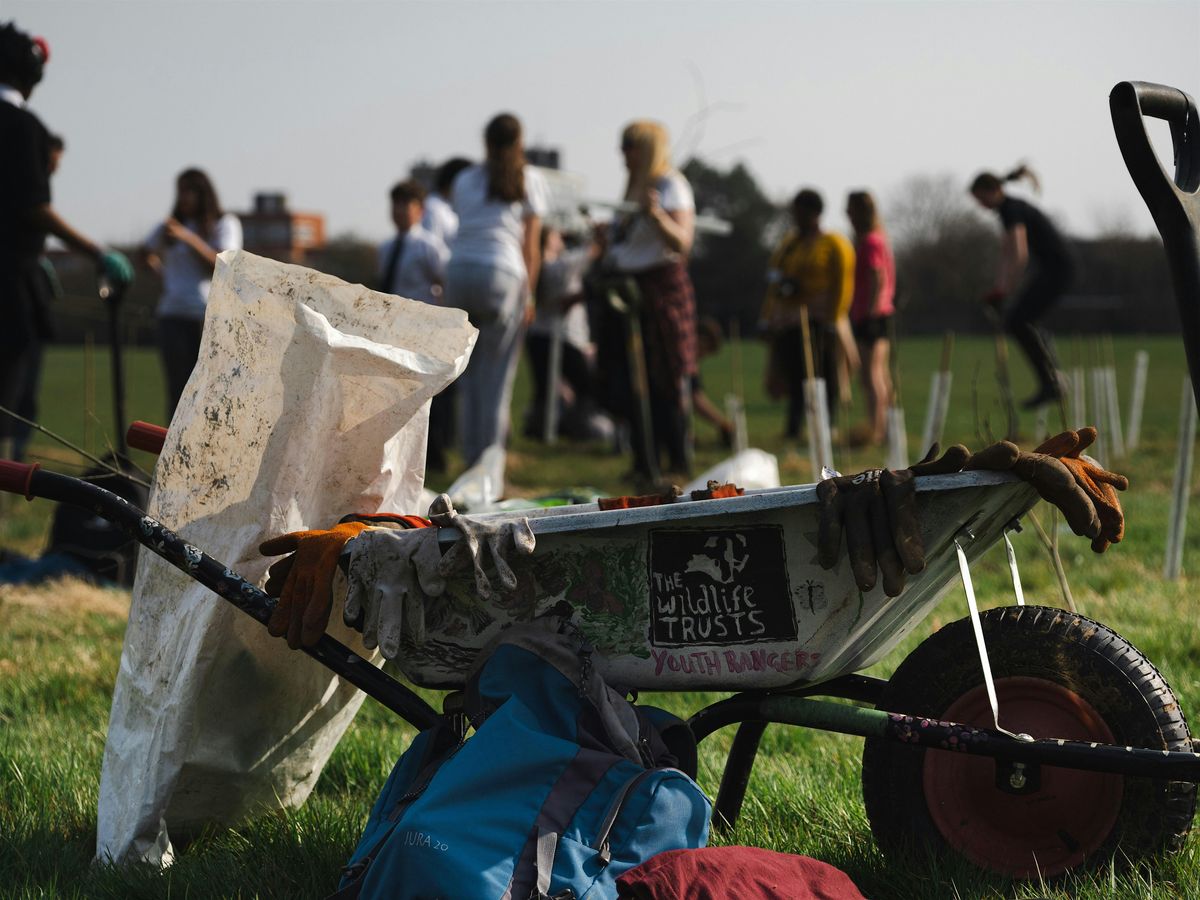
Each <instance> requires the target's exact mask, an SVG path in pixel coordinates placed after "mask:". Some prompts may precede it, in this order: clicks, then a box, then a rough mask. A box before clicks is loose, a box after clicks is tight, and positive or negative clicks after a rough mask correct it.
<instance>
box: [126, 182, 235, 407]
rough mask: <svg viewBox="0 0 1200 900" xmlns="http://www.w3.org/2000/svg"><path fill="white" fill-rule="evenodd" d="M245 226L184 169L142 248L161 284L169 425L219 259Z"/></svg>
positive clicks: (161, 339)
mask: <svg viewBox="0 0 1200 900" xmlns="http://www.w3.org/2000/svg"><path fill="white" fill-rule="evenodd" d="M241 246H242V223H241V222H240V221H239V220H238V217H237V216H235V215H233V214H232V213H223V212H222V211H221V204H220V201H219V200H218V199H217V192H216V189H215V188H214V187H213V184H212V181H211V180H210V179H209V177H208V176H207V175H206V174H205V173H204V172H202V171H201V170H200V169H185V170H184V171H183V172H181V173H180V174H179V177H178V178H177V179H176V181H175V205H174V206H173V207H172V208H171V214H170V215H169V216H168V217H167V218H166V220H165V221H163V222H162V223H160V224H159V225H156V226H155V227H154V230H153V231H151V232H150V234H149V235H148V236H147V238H146V240H145V242H144V243H143V245H142V258H143V259H144V260H145V262H146V264H147V265H148V266H149V267H150V268H151V269H153V270H154V271H155V272H156V273H158V275H159V276H161V278H162V295H161V296H160V297H159V300H158V308H157V310H156V315H157V316H158V345H159V350H160V351H161V353H162V363H163V371H164V373H165V374H166V377H167V420H168V421H170V419H171V417H172V416H174V415H175V407H176V406H177V405H178V404H179V398H180V396H182V394H183V388H184V386H185V385H186V384H187V380H188V378H189V377H190V376H191V374H192V368H193V367H194V366H195V365H196V358H197V357H198V356H199V354H200V336H201V334H202V333H203V331H204V312H205V309H206V308H207V306H208V290H209V287H210V286H211V285H212V275H213V267H214V266H215V265H216V264H217V254H218V253H220V252H221V251H223V250H239V249H241Z"/></svg>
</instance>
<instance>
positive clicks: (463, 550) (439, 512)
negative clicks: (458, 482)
mask: <svg viewBox="0 0 1200 900" xmlns="http://www.w3.org/2000/svg"><path fill="white" fill-rule="evenodd" d="M429 521H431V522H433V524H435V525H440V526H442V527H443V528H455V529H457V530H458V532H459V534H460V535H462V536H461V537H460V538H459V539H458V540H457V541H455V543H454V546H452V547H451V548H450V549H449V550H448V551H447V552H446V555H445V556H443V557H442V559H441V562H440V563H439V564H438V573H439V574H440V575H441V576H442V577H443V578H445V577H447V576H449V575H451V574H453V573H454V572H459V571H462V570H464V569H466V568H468V567H469V568H472V569H474V570H475V590H476V591H478V593H479V599H481V600H484V601H488V600H491V599H492V598H493V597H495V596H496V594H497V593H505V592H508V591H512V590H514V589H515V588H516V586H517V576H516V574H515V573H514V572H513V570H512V567H511V566H509V564H508V556H509V554H510V553H512V552H513V551H516V552H517V553H518V554H521V555H524V556H528V555H529V554H530V553H532V552H533V549H534V545H535V543H536V541H535V539H534V536H533V530H532V529H531V528H530V527H529V520H528V519H524V518H522V519H507V520H504V519H501V520H496V521H488V520H484V519H475V518H472V517H470V516H460V515H459V514H458V512H457V511H456V510H455V509H454V505H453V504H452V503H451V502H450V498H449V497H448V496H446V495H445V494H439V495H438V497H437V499H436V500H434V501H433V503H432V504H431V505H430V507H429ZM485 549H486V550H487V551H488V555H489V556H491V561H492V566H493V567H494V568H495V570H496V579H497V585H496V586H495V587H493V585H492V582H491V580H490V579H489V578H488V576H487V575H486V574H485V573H484V571H483V567H484V565H485V560H484V550H485ZM422 583H424V579H422ZM439 593H440V591H439Z"/></svg>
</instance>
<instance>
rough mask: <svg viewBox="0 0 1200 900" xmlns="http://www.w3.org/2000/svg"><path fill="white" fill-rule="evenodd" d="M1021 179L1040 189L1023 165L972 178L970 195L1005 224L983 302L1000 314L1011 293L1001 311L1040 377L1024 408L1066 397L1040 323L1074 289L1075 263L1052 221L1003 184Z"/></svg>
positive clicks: (1031, 407) (1035, 178) (1032, 175)
mask: <svg viewBox="0 0 1200 900" xmlns="http://www.w3.org/2000/svg"><path fill="white" fill-rule="evenodd" d="M1018 178H1027V179H1029V181H1030V182H1031V183H1032V184H1033V185H1034V187H1035V188H1036V187H1037V177H1036V176H1035V175H1034V174H1033V173H1032V172H1030V171H1029V169H1028V168H1026V167H1025V166H1019V167H1018V168H1016V169H1014V170H1013V171H1012V172H1010V173H1008V174H1007V175H1006V176H1004V177H1003V178H1000V177H998V176H996V175H993V174H992V173H991V172H982V173H980V174H979V175H977V176H976V177H975V180H974V181H972V182H971V194H972V196H974V197H975V199H976V201H978V203H979V205H980V206H982V207H983V208H984V209H990V210H992V211H994V212H995V213H996V214H997V215H999V217H1000V222H1001V224H1002V225H1003V226H1004V237H1003V239H1002V243H1001V256H1000V268H999V271H998V272H997V273H996V284H995V287H994V288H993V289H992V291H991V292H989V293H988V295H987V296H986V297H985V298H984V302H985V303H986V304H987V305H989V306H991V307H992V308H993V309H995V310H997V312H999V311H1000V309H1001V308H1002V307H1004V306H1005V301H1006V300H1007V298H1009V297H1012V300H1011V301H1010V302H1008V303H1007V308H1006V309H1005V310H1004V313H1003V316H1004V327H1005V329H1006V330H1007V331H1008V333H1009V334H1011V335H1012V336H1013V338H1015V339H1016V341H1017V343H1018V344H1020V345H1021V349H1022V350H1023V351H1025V355H1026V356H1027V357H1028V358H1029V364H1030V365H1031V366H1033V371H1034V374H1035V375H1036V376H1037V379H1038V389H1037V392H1036V393H1035V394H1034V395H1033V396H1032V397H1030V398H1029V399H1028V400H1027V401H1025V408H1026V409H1034V408H1036V407H1039V406H1041V405H1043V404H1045V403H1053V402H1055V401H1057V400H1059V399H1061V397H1062V385H1061V383H1060V381H1059V376H1058V370H1057V367H1056V365H1055V362H1054V356H1053V354H1052V353H1051V352H1050V348H1049V346H1048V345H1047V344H1046V340H1045V337H1044V335H1043V334H1042V332H1041V331H1040V329H1038V327H1037V325H1036V322H1037V320H1038V319H1040V318H1041V317H1042V316H1044V315H1045V314H1046V312H1048V311H1049V309H1050V308H1051V307H1052V306H1053V305H1054V304H1055V303H1057V302H1058V301H1059V299H1061V298H1062V296H1063V294H1065V293H1066V292H1067V289H1068V288H1070V286H1071V282H1072V281H1073V280H1074V275H1075V265H1074V262H1073V261H1072V258H1071V252H1070V249H1069V248H1068V246H1067V242H1066V240H1065V239H1064V238H1063V236H1062V234H1061V233H1060V232H1059V230H1058V229H1057V228H1056V227H1055V226H1054V223H1053V222H1051V221H1050V220H1049V219H1048V218H1047V217H1046V215H1045V214H1044V213H1043V212H1042V211H1041V210H1039V209H1038V208H1037V207H1036V206H1034V205H1032V204H1031V203H1028V202H1026V201H1024V200H1021V199H1020V198H1018V197H1010V196H1009V195H1008V194H1007V193H1005V191H1004V185H1005V184H1006V183H1007V182H1010V181H1015V180H1016V179H1018Z"/></svg>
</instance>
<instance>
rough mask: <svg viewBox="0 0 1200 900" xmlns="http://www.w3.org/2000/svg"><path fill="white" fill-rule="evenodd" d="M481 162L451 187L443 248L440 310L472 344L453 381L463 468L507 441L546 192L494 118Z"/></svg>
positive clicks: (505, 123) (516, 126)
mask: <svg viewBox="0 0 1200 900" xmlns="http://www.w3.org/2000/svg"><path fill="white" fill-rule="evenodd" d="M484 145H485V146H486V148H487V158H486V160H485V162H484V163H483V164H482V165H477V166H471V167H470V168H467V169H464V170H463V171H462V172H460V173H459V175H458V177H457V178H455V179H454V186H453V189H452V195H451V196H452V200H453V202H454V212H455V213H456V214H457V215H458V233H457V234H456V235H455V237H454V240H453V241H452V242H451V244H450V265H449V266H448V267H447V270H446V305H447V306H454V307H457V308H459V309H462V310H465V311H466V313H467V315H468V316H469V317H470V319H471V324H472V325H474V326H475V327H476V328H478V329H479V338H478V340H477V341H476V342H475V349H474V351H473V352H472V354H471V361H470V362H469V363H468V364H467V369H466V371H465V372H463V374H462V376H461V377H460V378H459V381H458V384H459V398H460V403H459V425H460V434H461V437H462V452H463V460H464V462H465V463H466V464H467V465H468V466H470V465H472V464H473V463H474V462H475V461H476V460H477V459H478V458H479V456H480V455H481V454H482V453H483V451H484V450H486V449H487V448H488V447H489V446H491V445H492V444H496V443H503V442H504V441H505V440H506V439H507V437H508V430H509V407H510V405H511V402H512V388H513V380H514V378H515V376H516V370H517V358H518V355H519V352H520V349H521V335H522V332H523V331H524V327H525V325H526V324H527V323H528V321H529V319H530V318H531V317H532V314H533V300H532V292H533V289H534V287H535V286H536V285H537V277H538V266H539V263H540V260H541V255H540V252H539V240H540V237H541V228H542V224H541V223H542V218H543V217H544V216H545V214H546V208H547V200H546V198H547V190H546V185H545V182H544V180H543V179H542V177H541V175H540V174H539V173H538V172H537V170H536V169H533V168H531V167H528V166H526V165H525V149H524V144H523V141H522V137H521V123H520V122H519V121H518V120H517V118H516V116H513V115H510V114H508V113H502V114H501V115H498V116H496V117H495V118H494V119H492V120H491V121H490V122H489V123H488V125H487V128H486V129H485V130H484Z"/></svg>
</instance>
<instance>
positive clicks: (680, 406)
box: [605, 120, 698, 476]
mask: <svg viewBox="0 0 1200 900" xmlns="http://www.w3.org/2000/svg"><path fill="white" fill-rule="evenodd" d="M621 153H622V155H623V156H624V159H625V168H626V169H627V170H628V172H629V180H628V182H627V185H626V188H625V200H626V202H628V203H633V204H636V205H637V211H636V212H632V213H628V214H624V215H619V216H618V217H617V219H616V220H615V221H614V222H613V224H612V227H611V230H610V233H609V248H608V254H607V257H606V260H605V261H606V264H607V266H608V268H609V269H610V270H612V271H613V272H615V273H617V274H619V275H626V276H630V277H632V278H633V279H634V280H635V281H636V282H637V287H638V293H639V294H640V300H641V307H640V310H641V313H640V314H641V324H642V335H643V345H644V347H645V356H646V370H647V374H648V376H649V382H650V397H649V400H650V418H651V422H652V431H653V436H654V441H653V448H652V452H653V453H654V454H655V455H656V456H660V455H661V453H662V451H663V450H665V451H666V453H667V457H668V461H669V464H670V471H671V473H672V474H676V475H684V474H686V473H687V472H688V470H689V468H690V455H691V454H690V449H689V446H688V431H687V430H688V406H689V403H688V399H689V397H690V385H691V379H692V377H693V376H694V375H695V374H696V373H697V371H698V368H697V364H696V297H695V293H694V292H693V290H692V282H691V279H690V278H689V277H688V273H687V257H688V254H689V253H690V252H691V249H692V239H693V237H694V233H695V220H696V205H695V201H694V199H693V197H692V188H691V186H690V185H689V184H688V182H687V179H686V178H684V177H683V175H682V174H680V173H679V172H678V171H677V170H676V169H674V168H673V167H672V166H671V159H670V141H669V139H668V136H667V130H666V129H665V128H664V127H663V126H662V125H660V124H659V123H658V122H651V121H647V120H639V121H635V122H632V123H630V124H629V125H628V126H626V128H625V130H624V131H623V132H622V134H621ZM630 406H631V408H632V406H633V404H631V405H630ZM639 418H640V417H638V416H634V417H633V421H632V422H631V425H632V426H633V429H634V440H633V446H634V470H635V473H637V474H638V475H641V476H647V475H652V474H653V473H654V471H655V470H656V469H657V462H658V460H657V459H655V460H653V462H654V463H655V465H653V466H652V465H650V463H651V462H652V461H651V460H647V459H645V458H644V457H645V451H644V450H643V448H644V447H645V446H646V441H645V440H644V439H643V438H642V435H641V431H640V429H641V424H642V423H641V422H640V421H639Z"/></svg>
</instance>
